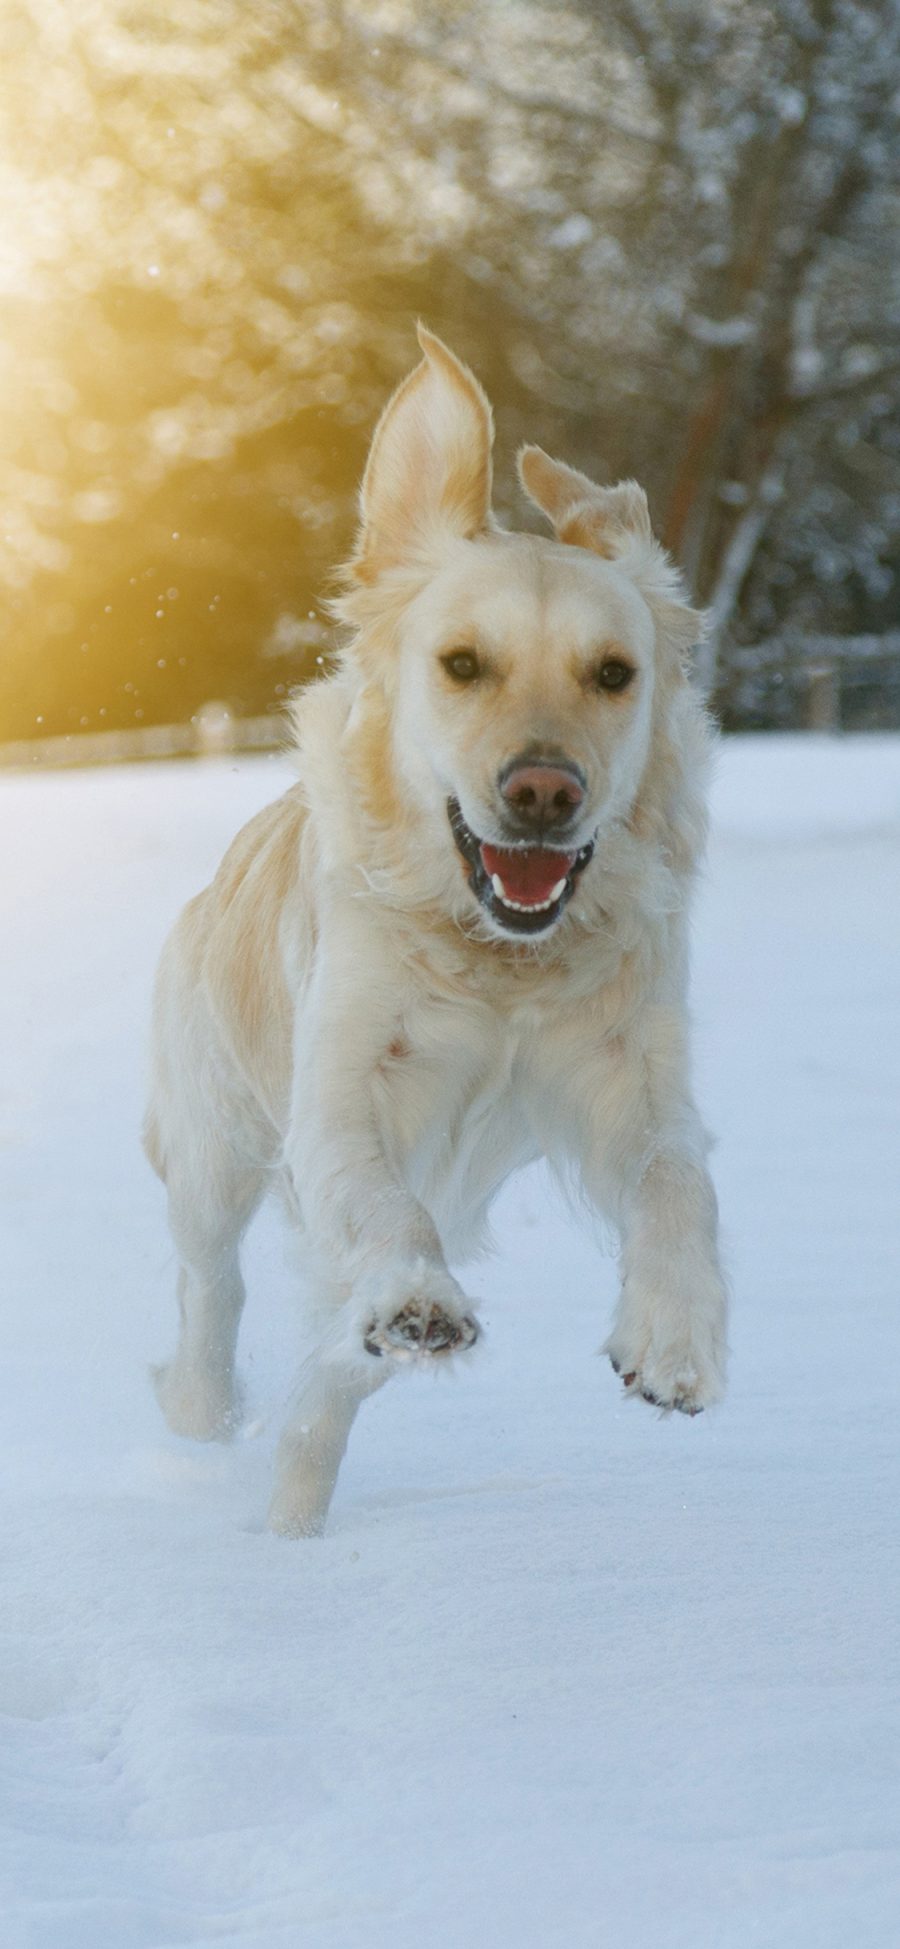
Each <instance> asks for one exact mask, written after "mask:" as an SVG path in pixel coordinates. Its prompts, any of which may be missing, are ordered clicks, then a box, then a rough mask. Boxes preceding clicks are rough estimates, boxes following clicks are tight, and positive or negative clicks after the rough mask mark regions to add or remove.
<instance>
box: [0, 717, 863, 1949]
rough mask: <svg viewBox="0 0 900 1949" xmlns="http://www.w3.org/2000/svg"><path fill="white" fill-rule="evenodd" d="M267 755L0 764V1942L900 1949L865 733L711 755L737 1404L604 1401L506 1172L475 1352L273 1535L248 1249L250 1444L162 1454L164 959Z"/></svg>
mask: <svg viewBox="0 0 900 1949" xmlns="http://www.w3.org/2000/svg"><path fill="white" fill-rule="evenodd" d="M286 777H287V773H286V768H285V766H284V765H283V763H282V762H281V761H280V760H274V759H273V760H266V759H260V758H257V759H253V760H247V761H242V762H240V763H233V762H227V761H223V762H221V763H213V764H206V765H197V766H194V767H190V766H182V765H176V764H173V765H170V766H152V767H145V768H141V767H135V768H133V769H123V770H121V771H105V770H104V771H98V772H95V773H90V772H84V773H79V774H68V775H59V774H57V775H52V776H47V775H45V776H42V777H38V776H22V777H18V776H9V775H7V776H5V777H2V778H0V849H2V865H0V889H2V916H0V925H2V951H0V997H2V1011H0V1023H2V1030H0V1033H2V1037H3V1042H4V1055H3V1060H2V1065H0V1169H2V1187H3V1188H2V1224H3V1245H2V1257H0V1266H2V1287H3V1294H2V1326H0V1331H2V1348H0V1390H2V1413H0V1442H2V1451H3V1467H2V1534H0V1563H2V1584H0V1825H2V1834H0V1915H2V1921H0V1943H2V1949H168V1946H169V1945H176V1944H178V1945H201V1944H203V1945H205V1944H209V1943H213V1944H218V1945H227V1949H431V1945H432V1944H434V1945H440V1949H481V1946H482V1945H483V1944H489V1945H490V1949H557V1945H559V1946H560V1949H563V1946H565V1949H890V1945H891V1944H893V1943H896V1942H897V1941H900V1762H898V1752H900V1692H898V1684H900V1606H898V1540H897V1528H898V1508H900V1452H898V1451H900V1438H898V1414H897V1406H898V1402H897V1379H898V1374H900V1307H898V1297H900V1280H898V1273H900V1264H898V1261H900V1210H898V1189H900V1173H898V1164H900V1137H898V1101H900V740H894V739H891V738H887V737H885V738H876V737H872V738H869V739H867V740H862V739H858V740H848V741H846V742H844V743H830V742H827V741H821V742H816V741H813V740H809V741H802V740H799V739H793V738H779V739H770V740H761V739H760V740H754V739H742V740H736V741H734V742H732V743H731V744H729V745H728V747H727V748H726V750H725V752H724V755H723V758H722V761H721V765H720V775H719V780H718V784H717V788H716V795H715V814H716V819H715V839H714V844H713V847H712V851H711V857H710V865H709V871H708V875H707V879H706V883H705V885H704V889H703V894H702V899H701V902H700V911H699V916H698V924H697V930H696V976H695V991H694V995H695V1017H696V1023H697V1055H698V1072H699V1073H698V1084H699V1088H700V1093H701V1100H702V1103H703V1106H704V1109H705V1111H706V1114H707V1117H708V1119H709V1121H710V1122H711V1123H712V1125H713V1127H714V1129H715V1130H716V1131H717V1132H718V1139H719V1141H718V1146H717V1150H716V1153H715V1159H714V1168H715V1175H716V1178H717V1182H718V1187H719V1192H720V1197H721V1202H722V1208H723V1216H724V1225H725V1233H726V1240H727V1251H728V1258H729V1262H730V1267H731V1274H732V1280H733V1285H734V1293H735V1304H734V1319H733V1331H732V1346H733V1363H732V1380H731V1389H730V1394H729V1397H728V1401H727V1403H726V1405H725V1406H724V1407H723V1408H722V1409H720V1410H719V1411H718V1412H717V1413H716V1414H715V1415H709V1414H707V1415H704V1416H702V1417H701V1418H700V1419H699V1420H698V1421H696V1422H689V1421H686V1420H683V1419H681V1418H680V1417H678V1416H673V1417H671V1418H670V1419H669V1420H667V1421H666V1420H660V1419H659V1418H658V1417H657V1416H656V1415H654V1413H653V1412H652V1411H651V1410H650V1409H649V1408H646V1407H645V1406H644V1405H643V1404H633V1405H632V1404H630V1405H625V1404H623V1403H622V1402H621V1401H620V1399H619V1388H618V1384H617V1383H616V1382H615V1380H614V1378H613V1375H612V1373H611V1371H610V1369H609V1367H608V1366H607V1364H606V1363H605V1362H603V1361H600V1360H598V1359H597V1358H596V1356H595V1351H594V1350H595V1348H596V1347H597V1346H598V1344H599V1343H600V1341H601V1339H602V1337H603V1334H604V1331H605V1325H606V1320H607V1317H608V1314H609V1311H610V1307H611V1303H612V1298H613V1293H614V1288H615V1268H614V1265H613V1264H612V1262H611V1261H610V1260H609V1258H603V1257H602V1256H601V1255H600V1252H599V1250H598V1247H597V1244H596V1243H595V1242H594V1241H593V1240H592V1239H591V1238H590V1237H588V1236H586V1235H584V1234H583V1233H581V1232H579V1231H577V1230H576V1229H575V1227H574V1225H573V1224H572V1223H571V1222H570V1221H569V1219H568V1218H567V1217H566V1215H565V1214H564V1213H563V1212H562V1211H561V1209H560V1208H559V1207H558V1205H557V1204H556V1202H555V1201H554V1198H553V1195H552V1193H551V1192H550V1190H549V1189H548V1187H547V1185H546V1184H545V1182H544V1180H543V1178H542V1176H541V1175H540V1173H537V1172H534V1173H530V1174H528V1175H527V1176H525V1177H523V1178H520V1179H519V1180H517V1181H516V1182H515V1183H514V1184H513V1185H512V1186H511V1187H510V1188H509V1189H508V1191H507V1193H506V1194H505V1196H504V1199H503V1201H502V1205H501V1208H500V1210H499V1214H498V1223H497V1237H498V1252H497V1255H496V1257H495V1258H493V1259H491V1260H489V1261H487V1262H485V1264H484V1265H482V1266H480V1267H479V1268H477V1270H476V1272H475V1273H473V1274H470V1276H469V1277H470V1286H471V1288H472V1290H473V1291H474V1292H476V1293H478V1294H480V1295H481V1296H482V1300H483V1315H484V1319H485V1322H486V1325H487V1327H488V1333H487V1337H486V1342H485V1345H484V1347H483V1349H482V1350H481V1352H480V1354H479V1356H478V1358H477V1359H475V1360H474V1361H473V1362H472V1364H471V1365H470V1367H469V1370H468V1371H467V1372H466V1374H465V1375H464V1376H462V1377H461V1378H459V1379H457V1380H456V1381H453V1380H452V1379H451V1378H448V1377H445V1378H444V1379H443V1380H440V1381H432V1380H430V1379H429V1378H428V1377H427V1376H421V1375H419V1376H415V1375H414V1376H412V1377H410V1378H406V1379H403V1380H400V1381H397V1382H395V1383H394V1384H393V1385H392V1386H391V1387H389V1388H387V1389H386V1390H385V1391H384V1392H383V1393H382V1394H380V1395H378V1396H377V1397H376V1398H375V1399H374V1400H373V1401H372V1402H371V1403H370V1404H369V1405H368V1407H367V1408H365V1409H364V1410H363V1412H362V1414H361V1416H360V1419H359V1421H358V1423H357V1427H356V1430H355V1433H354V1436H353V1440H352V1444H351V1448H350V1452H349V1454H348V1457H347V1460H346V1463H345V1465H344V1469H343V1472H342V1475H341V1479H340V1482H339V1486H338V1491H337V1497H336V1500H335V1505H334V1509H333V1513H332V1518H331V1524H330V1530H329V1534H328V1535H327V1537H326V1538H325V1539H324V1540H322V1541H317V1542H308V1543H293V1544H289V1543H285V1542H282V1541H280V1540H277V1539H275V1538H273V1537H271V1536H269V1535H267V1534H266V1533H265V1532H264V1531H263V1529H262V1518H263V1514H264V1511H265V1506H266V1501H267V1495H268V1487H269V1473H270V1467H271V1454H272V1449H273V1445H274V1440H275V1433H276V1428H277V1423H278V1416H279V1412H280V1407H281V1403H282V1402H283V1400H284V1398H285V1396H286V1394H287V1392H288V1390H289V1386H290V1380H291V1375H292V1370H293V1365H294V1361H295V1357H296V1348H297V1346H298V1344H299V1329H298V1325H297V1308H296V1303H295V1295H294V1285H295V1281H294V1275H293V1274H292V1272H291V1269H290V1261H289V1257H288V1254H287V1251H286V1245H285V1240H284V1237H283V1234H282V1231H281V1229H280V1221H276V1219H275V1217H274V1216H273V1215H269V1216H265V1215H264V1217H263V1219H262V1220H261V1222H260V1224H259V1225H258V1226H257V1228H256V1230H255V1231H254V1233H253V1234H252V1236H251V1239H250V1241H249V1245H248V1270H249V1274H250V1282H251V1298H250V1303H249V1305H248V1310H247V1316H246V1323H245V1332H244V1338H243V1343H242V1344H243V1369H244V1373H245V1377H246V1380H247V1384H248V1392H249V1402H250V1417H251V1423H255V1424H256V1425H255V1429H254V1428H253V1427H252V1426H251V1430H250V1433H249V1435H246V1436H245V1437H244V1438H242V1439H240V1440H238V1441H237V1442H236V1443H235V1444H234V1445H233V1446H232V1447H231V1448H230V1449H225V1448H219V1447H214V1448H201V1447H197V1446H193V1445H191V1444H189V1443H186V1442H184V1443H182V1442H179V1441H177V1440H176V1439H174V1438H173V1437H171V1436H170V1435H169V1434H168V1433H167V1431H166V1429H165V1427H164V1425H163V1423H162V1421H161V1419H160V1417H159V1414H158V1411H157V1409H156V1406H155V1403H154V1401H153V1399H152V1397H151V1393H150V1388H149V1385H148V1382H147V1379H146V1366H147V1363H148V1361H150V1360H151V1359H156V1358H159V1357H160V1356H161V1355H163V1354H165V1353H166V1352H167V1351H168V1350H169V1348H170V1345H171V1342H172V1338H173V1332H174V1298H173V1281H174V1271H173V1266H172V1261H171V1254H170V1248H169V1244H168V1239H167V1234H166V1229H165V1221H164V1213H163V1201H162V1195H161V1192H160V1189H159V1186H158V1185H157V1183H156V1181H155V1179H154V1178H153V1177H152V1176H151V1173H150V1171H149V1169H148V1167H147V1166H146V1164H145V1163H144V1161H143V1159H142V1156H141V1154H140V1151H139V1149H138V1143H137V1130H138V1124H139V1117H140V1105H141V1093H142V1092H141V1072H142V1062H143V1038H144V1033H145V1021H146V1015H147V1003H148V994H149V985H150V977H151V971H152V964H153V961H154V959H155V956H156V953H157V950H158V947H159V945H160V942H161V940H162V936H163V933H164V931H165V928H166V927H167V925H168V923H169V921H170V920H171V919H172V918H173V917H174V914H175V912H176V910H177V908H178V907H179V905H180V904H181V902H182V901H183V900H184V899H185V898H186V897H187V896H188V895H189V894H190V893H192V892H193V891H195V890H196V889H197V888H199V887H200V886H201V885H202V884H203V883H204V882H205V881H206V879H207V878H208V876H209V875H210V873H211V871H212V869H213V868H214V866H215V864H216V862H217V860H218V858H219V855H220V853H221V851H222V849H223V848H224V846H225V844H226V842H227V840H228V839H229V838H230V836H231V834H232V833H233V831H234V830H235V829H236V828H237V826H238V825H239V824H240V823H241V821H242V820H243V819H244V818H245V817H246V816H247V815H248V814H249V813H250V812H251V811H253V810H254V809H255V808H256V807H257V806H258V805H260V804H261V803H262V802H263V801H264V800H266V799H268V798H270V797H272V796H274V794H275V793H276V792H277V791H278V790H279V789H280V788H281V785H282V783H283V782H284V781H285V779H286Z"/></svg>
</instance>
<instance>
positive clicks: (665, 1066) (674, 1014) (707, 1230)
mask: <svg viewBox="0 0 900 1949" xmlns="http://www.w3.org/2000/svg"><path fill="white" fill-rule="evenodd" d="M589 1077H590V1069H589V1068H588V1069H586V1070H585V1071H583V1072H582V1076H581V1079H580V1083H579V1088H580V1090H581V1092H582V1097H583V1110H584V1119H585V1121H584V1125H583V1128H584V1127H586V1130H587V1145H586V1156H585V1159H584V1176H585V1182H586V1187H587V1189H588V1191H589V1192H590V1194H591V1195H592V1197H594V1198H595V1199H596V1202H597V1203H598V1204H599V1205H600V1206H601V1207H602V1208H603V1209H604V1210H605V1211H606V1213H607V1214H609V1215H611V1216H612V1217H614V1218H615V1219H616V1222H617V1224H618V1226H619V1230H620V1234H621V1241H622V1258H621V1264H622V1275H623V1277H622V1292H621V1298H620V1302H619V1307H618V1310H617V1314H616V1319H615V1322H614V1325H613V1330H612V1333H611V1334H610V1336H609V1339H608V1340H607V1342H606V1344H605V1347H604V1352H605V1353H607V1354H608V1355H609V1358H610V1360H611V1362H612V1365H613V1367H614V1368H615V1370H616V1372H617V1373H618V1374H621V1376H622V1380H623V1382H624V1384H625V1388H626V1390H627V1392H628V1393H629V1394H636V1395H642V1396H643V1397H644V1399H645V1400H647V1401H650V1402H653V1403H654V1404H656V1405H657V1406H659V1407H661V1408H666V1409H669V1408H677V1409H679V1410H680V1411H681V1412H682V1413H683V1414H699V1412H700V1411H701V1409H703V1408H705V1407H709V1406H711V1405H712V1404H713V1403H714V1402H716V1401H718V1400H720V1399H721V1396H722V1393H723V1391H724V1384H725V1356H726V1344H725V1333H726V1311H727V1302H726V1290H725V1283H724V1279H723V1276H722V1270H721V1266H720V1263H719V1254H718V1245H717V1207H716V1196H715V1191H714V1190H713V1186H712V1182H711V1179H710V1176H709V1173H708V1171H707V1168H706V1151H707V1139H706V1136H705V1133H704V1130H703V1126H702V1124H701V1122H700V1118H699V1116H698V1113H697V1111H696V1109H695V1107H694V1104H693V1101H692V1099H691V1096H690V1091H689V1087H688V1081H687V1061H686V1048H685V1027H684V1021H683V1018H682V1016H681V1012H680V1010H677V1009H675V1008H671V1009H670V1008H659V1009H656V1010H652V1011H649V1012H648V1015H647V1017H646V1018H645V1019H644V1021H642V1022H641V1023H640V1024H639V1027H638V1029H637V1030H636V1031H635V1032H634V1034H633V1035H631V1036H629V1037H627V1038H624V1039H622V1040H620V1041H617V1042H616V1043H615V1044H614V1045H613V1047H612V1048H608V1049H607V1051H606V1052H605V1053H604V1054H603V1055H602V1056H600V1057H599V1059H598V1064H597V1068H596V1070H595V1072H594V1084H593V1088H592V1087H591V1084H590V1081H589V1080H588V1079H589ZM587 1092H589V1093H590V1096H589V1101H588V1100H587Z"/></svg>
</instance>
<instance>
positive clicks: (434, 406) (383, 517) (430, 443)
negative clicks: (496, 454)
mask: <svg viewBox="0 0 900 1949" xmlns="http://www.w3.org/2000/svg"><path fill="white" fill-rule="evenodd" d="M419 344H420V345H421V347H422V351H423V352H424V354H425V356H424V358H423V360H422V363H421V365H418V366H417V367H416V369H415V371H414V372H411V373H410V375H409V377H408V379H405V380H404V381H403V384H402V385H401V386H400V387H399V388H398V390H397V392H395V394H394V396H393V399H391V400H390V401H389V403H388V405H387V406H386V407H385V410H384V412H383V413H382V416H381V419H380V420H379V422H378V425H377V427H376V429H375V437H374V439H373V441H372V446H371V449H370V452H369V458H368V462H367V465H366V471H365V474H364V476H363V484H362V489H361V492H360V510H361V514H362V523H361V527H360V533H359V539H358V542H357V547H356V552H355V554H354V557H353V560H352V561H351V563H350V573H351V575H352V576H353V577H354V578H355V579H356V580H357V581H359V582H374V581H376V580H377V578H378V576H379V575H381V574H382V573H383V571H384V570H385V569H391V568H399V567H402V566H404V565H405V564H407V563H412V562H415V561H417V560H425V559H427V557H428V555H429V552H431V550H433V548H434V545H435V543H436V542H437V541H438V540H439V538H440V535H441V533H442V532H443V533H444V534H447V533H448V532H449V533H451V534H455V535H458V536H459V537H461V538H462V539H463V540H470V539H471V538H472V537H473V536H474V535H477V534H480V533H481V532H482V531H483V530H484V529H485V528H486V527H487V525H488V522H489V518H490V506H491V448H492V445H493V436H494V429H493V421H492V418H491V409H490V406H489V405H488V401H487V399H486V397H485V395H484V393H483V392H482V390H481V387H480V386H479V384H478V381H477V379H476V378H475V377H474V375H473V374H472V373H471V372H470V371H469V369H468V367H467V366H464V365H463V364H462V363H461V362H460V360H459V359H457V358H455V357H454V355H453V353H452V352H451V351H449V350H448V348H447V346H446V345H444V344H442V342H441V340H440V339H439V338H435V337H434V336H433V334H432V333H431V332H427V331H425V329H424V327H423V326H421V325H420V326H419Z"/></svg>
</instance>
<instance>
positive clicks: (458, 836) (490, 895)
mask: <svg viewBox="0 0 900 1949" xmlns="http://www.w3.org/2000/svg"><path fill="white" fill-rule="evenodd" d="M447 815H448V817H449V820H450V828H451V831H452V833H453V837H454V839H455V841H456V844H457V847H458V848H459V851H460V852H461V854H462V856H463V859H464V860H465V862H466V865H467V866H468V868H469V885H470V887H471V889H472V892H473V893H474V894H475V896H476V898H477V899H478V900H479V901H480V902H481V905H482V907H483V908H484V909H485V912H486V913H488V914H490V916H491V919H492V920H494V921H496V922H497V924H498V925H499V926H501V927H502V928H503V930H504V932H505V933H507V934H544V933H546V932H547V930H548V928H550V927H554V926H555V924H556V922H557V921H558V919H559V917H560V914H561V913H562V911H563V908H564V907H565V905H566V903H567V901H569V900H571V898H572V895H573V893H574V891H575V887H576V885H577V882H578V878H579V875H580V874H582V873H583V872H584V869H585V867H586V866H587V864H588V861H589V860H590V858H591V856H592V854H593V851H594V841H593V839H592V840H590V842H589V843H588V845H586V846H581V847H579V848H578V850H577V852H563V851H562V849H561V848H558V847H550V846H494V845H492V844H491V843H490V842H489V841H488V840H486V839H479V838H478V836H477V834H476V833H474V832H473V831H472V828H471V826H468V825H467V824H466V821H465V819H464V818H463V815H462V812H461V810H460V806H459V801H458V800H457V799H448V801H447Z"/></svg>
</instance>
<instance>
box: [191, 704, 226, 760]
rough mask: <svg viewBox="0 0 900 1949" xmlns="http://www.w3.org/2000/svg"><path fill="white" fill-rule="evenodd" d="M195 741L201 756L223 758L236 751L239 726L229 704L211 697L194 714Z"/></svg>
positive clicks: (198, 753)
mask: <svg viewBox="0 0 900 1949" xmlns="http://www.w3.org/2000/svg"><path fill="white" fill-rule="evenodd" d="M193 723H194V743H195V746H196V750H197V755H198V757H200V758H222V757H225V756H226V755H227V753H228V752H229V751H234V749H235V745H236V741H237V727H236V724H235V720H234V713H233V712H232V711H230V710H229V708H228V705H227V704H221V703H219V702H218V701H217V700H215V699H211V700H210V702H209V703H208V704H201V706H200V709H199V711H196V712H195V714H194V720H193Z"/></svg>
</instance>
